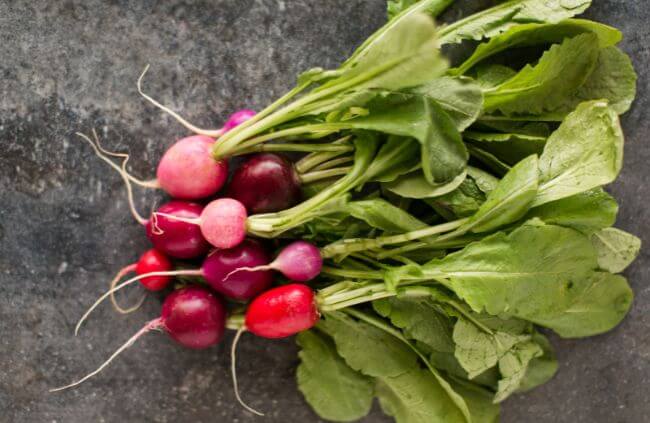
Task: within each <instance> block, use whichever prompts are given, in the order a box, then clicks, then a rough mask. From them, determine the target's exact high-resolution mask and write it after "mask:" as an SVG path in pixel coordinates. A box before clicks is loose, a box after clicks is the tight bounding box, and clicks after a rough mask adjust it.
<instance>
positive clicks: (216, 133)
mask: <svg viewBox="0 0 650 423" xmlns="http://www.w3.org/2000/svg"><path fill="white" fill-rule="evenodd" d="M148 70H149V65H147V66H145V68H144V70H143V71H142V74H141V75H140V77H139V78H138V83H137V86H138V92H139V93H140V95H141V96H142V97H144V99H145V100H147V101H148V102H149V103H151V104H153V105H154V106H156V107H157V108H159V109H160V110H162V111H163V112H165V113H167V114H169V115H171V116H172V117H173V118H174V119H176V120H177V121H178V123H180V124H181V125H183V126H184V127H185V128H187V129H189V130H190V131H192V132H194V133H195V134H199V135H206V136H208V137H212V138H218V137H220V136H221V135H222V134H223V129H202V128H199V127H198V126H194V125H192V124H191V123H190V122H188V121H187V120H185V119H184V118H183V117H182V116H181V115H179V114H178V113H176V112H175V111H173V110H171V109H170V108H169V107H167V106H164V105H162V104H161V103H159V102H158V101H157V100H155V99H154V98H153V97H151V96H149V95H148V94H145V92H144V91H142V80H143V79H144V76H145V75H146V73H147V71H148Z"/></svg>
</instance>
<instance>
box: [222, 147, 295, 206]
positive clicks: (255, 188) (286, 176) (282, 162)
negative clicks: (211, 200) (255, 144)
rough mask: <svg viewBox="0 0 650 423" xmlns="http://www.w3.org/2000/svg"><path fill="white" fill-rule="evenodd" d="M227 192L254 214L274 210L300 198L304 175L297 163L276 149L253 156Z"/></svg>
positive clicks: (236, 173) (292, 203) (242, 167)
mask: <svg viewBox="0 0 650 423" xmlns="http://www.w3.org/2000/svg"><path fill="white" fill-rule="evenodd" d="M226 195H227V196H228V197H230V198H234V199H235V200H238V201H240V202H241V203H242V204H243V205H244V206H245V207H246V210H248V212H249V213H250V214H255V213H272V212H277V211H280V210H285V209H288V208H289V207H291V206H293V205H295V204H297V203H298V202H300V199H301V196H302V195H301V190H300V178H299V177H298V173H297V172H296V170H295V169H294V167H293V164H292V163H291V162H289V161H288V160H286V159H285V158H284V157H282V156H279V155H277V154H273V153H260V154H255V155H252V156H250V157H249V158H248V159H247V160H246V161H245V162H244V163H242V165H241V166H240V167H239V168H238V169H237V170H236V171H235V173H234V174H233V176H232V179H231V181H230V183H229V184H228V189H227V191H226Z"/></svg>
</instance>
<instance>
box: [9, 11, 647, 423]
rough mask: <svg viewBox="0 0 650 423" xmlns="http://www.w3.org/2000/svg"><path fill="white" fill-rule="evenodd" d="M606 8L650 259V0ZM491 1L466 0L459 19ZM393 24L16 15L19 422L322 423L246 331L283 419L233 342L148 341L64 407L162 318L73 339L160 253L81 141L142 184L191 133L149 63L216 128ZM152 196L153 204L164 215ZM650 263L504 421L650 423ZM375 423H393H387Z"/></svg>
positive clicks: (15, 367)
mask: <svg viewBox="0 0 650 423" xmlns="http://www.w3.org/2000/svg"><path fill="white" fill-rule="evenodd" d="M482 3H487V2H486V1H483V2H482ZM594 3H595V5H594V6H593V7H592V9H591V10H590V12H589V14H588V16H590V17H593V18H597V19H599V20H602V21H604V22H606V23H609V24H612V25H615V26H617V27H619V28H621V29H622V30H623V32H624V34H625V36H626V39H625V41H624V42H623V48H624V49H625V50H626V51H627V52H629V53H630V54H631V55H632V57H633V60H634V62H635V64H636V67H637V70H638V71H639V73H640V75H641V78H640V81H639V99H638V100H637V102H636V104H635V106H634V108H633V110H632V111H631V112H629V113H628V114H627V115H626V116H625V117H624V125H625V129H626V133H627V137H628V138H627V145H626V154H627V156H626V160H625V162H626V165H625V169H624V171H623V174H622V176H621V177H620V179H619V180H618V181H617V182H616V183H615V184H614V185H613V186H612V187H611V192H613V193H614V194H615V195H616V197H617V198H618V199H619V200H620V203H621V212H620V217H619V221H618V225H619V226H620V227H622V228H624V229H627V230H630V231H632V232H634V233H636V234H639V235H640V236H641V237H642V238H643V240H644V241H645V243H646V245H648V244H650V231H649V230H648V229H647V227H648V225H649V224H650V209H648V207H647V204H646V201H647V199H648V198H650V188H649V186H648V184H647V180H648V178H649V177H650V172H649V171H648V169H649V168H648V166H649V163H650V145H648V144H647V142H646V139H647V138H648V136H650V124H649V123H648V121H647V119H646V110H647V109H648V106H649V102H650V92H649V90H648V89H649V80H648V76H647V71H648V68H649V65H650V50H649V48H648V46H647V44H648V42H650V33H649V32H648V22H650V12H649V10H648V7H647V4H646V1H645V0H601V1H595V2H594ZM477 5H478V3H477V1H472V0H463V1H459V7H456V9H455V10H454V11H452V12H451V13H450V14H449V15H448V16H452V15H458V14H459V13H461V11H462V13H466V12H467V11H468V10H470V9H474V8H476V7H477ZM383 19H384V2H383V1H382V0H374V1H370V0H365V1H364V0H326V1H322V0H320V1H316V0H311V1H310V0H301V1H298V0H285V1H280V0H277V1H272V0H265V1H253V0H238V1H235V0H232V1H225V0H224V1H217V0H212V1H180V0H173V1H153V0H150V1H137V2H135V1H126V0H124V1H100V0H92V1H82V0H77V1H48V2H32V1H27V0H21V1H18V0H1V1H0V363H1V366H0V421H1V422H54V421H56V422H72V423H76V422H95V421H105V422H120V421H128V422H167V421H178V422H185V421H194V422H214V421H219V422H248V421H251V422H252V421H268V422H284V421H318V419H317V418H316V417H315V416H314V414H313V413H312V412H311V411H310V410H309V408H308V406H307V405H306V404H305V403H304V401H303V399H302V398H301V396H300V394H299V393H298V391H297V390H296V388H295V383H294V373H293V371H294V367H295V365H296V364H297V359H296V354H295V347H294V345H293V342H292V340H283V341H275V342H269V341H264V340H261V339H254V338H253V337H252V336H245V337H244V339H243V342H242V343H241V345H240V355H239V356H240V360H239V375H240V381H241V390H242V392H243V393H244V395H245V397H246V398H247V399H248V401H249V402H250V403H251V404H252V405H253V406H255V407H257V408H259V409H262V410H264V411H265V412H266V413H267V418H266V419H265V420H260V419H258V418H255V417H253V416H252V415H251V414H249V413H247V412H244V411H243V410H242V409H241V408H240V407H239V406H238V405H237V404H236V403H235V401H234V397H233V394H232V390H231V385H230V379H229V374H228V366H229V358H228V351H227V345H228V343H229V340H230V337H228V338H227V339H226V342H224V343H223V344H222V345H221V346H219V347H217V348H214V349H210V350H208V351H200V352H196V351H194V352H193V351H186V350H183V349H182V348H180V347H179V346H177V345H175V344H174V343H172V342H171V341H169V340H168V339H167V338H166V337H165V336H164V335H161V334H150V335H148V336H146V337H145V338H143V339H142V340H141V341H139V343H138V344H137V345H136V346H134V347H133V348H131V349H130V350H128V351H127V352H126V353H125V354H123V356H122V357H121V358H120V359H119V360H117V361H116V362H115V364H113V365H112V366H111V367H110V368H109V369H107V371H105V372H104V373H103V374H102V375H101V376H99V377H97V378H95V379H94V380H93V381H90V382H88V383H87V384H85V385H84V386H82V387H80V388H79V389H76V390H71V391H67V392H63V393H57V394H50V393H48V392H47V389H48V388H50V387H52V386H56V385H59V384H62V383H67V382H69V381H71V380H72V379H74V378H75V377H77V376H79V375H81V374H83V373H84V372H87V371H89V370H90V369H92V368H94V367H95V366H96V365H97V364H98V363H99V362H100V361H101V360H103V359H104V358H105V357H107V355H108V354H109V353H110V352H111V351H112V350H113V349H114V348H116V347H117V346H118V345H119V344H121V342H122V341H123V340H125V339H126V338H127V337H128V335H129V334H130V333H133V332H134V331H136V330H137V329H138V328H139V326H140V325H141V324H142V323H144V322H145V321H146V320H147V319H151V318H153V317H154V316H156V314H157V313H158V310H159V305H160V298H156V297H154V298H150V299H149V300H148V301H147V302H146V304H145V306H144V307H143V308H142V309H141V310H139V311H138V312H137V313H134V314H132V315H129V316H120V315H116V314H115V313H113V311H112V310H111V308H110V306H103V307H101V308H100V309H99V310H98V311H97V313H95V315H94V317H93V318H91V319H90V321H89V322H88V325H87V326H86V328H85V330H84V331H83V332H82V333H81V335H80V336H79V337H77V338H74V337H73V336H72V328H73V326H74V322H75V321H76V319H77V318H78V317H79V316H80V314H81V313H82V311H83V310H84V309H85V307H86V306H87V305H88V304H90V303H91V302H92V300H93V299H94V298H95V297H96V296H97V295H98V294H99V293H100V292H101V291H102V290H103V289H104V288H105V286H106V281H107V279H109V278H110V276H111V275H112V274H113V272H114V271H115V270H116V269H117V268H119V267H121V266H122V265H124V264H125V263H129V262H130V261H132V260H134V259H135V258H136V257H137V256H138V252H140V251H142V250H143V249H144V248H145V247H146V245H147V242H146V240H145V237H144V235H143V233H142V229H141V228H139V227H138V226H137V225H136V224H134V223H133V221H132V219H131V218H130V216H129V215H128V213H127V208H126V204H125V201H124V196H123V187H122V183H121V181H120V179H119V177H118V176H117V175H115V174H114V173H113V172H109V171H108V169H107V167H106V166H105V165H104V164H103V163H101V162H100V161H99V160H97V159H96V158H95V157H93V155H92V154H91V151H90V148H89V147H88V146H87V145H84V144H82V143H80V142H79V140H78V139H77V138H75V137H74V136H73V132H74V131H76V130H82V131H89V130H90V129H91V128H93V127H94V128H97V129H98V130H99V131H100V133H101V134H102V136H103V138H104V139H105V143H106V145H107V146H108V147H110V148H112V149H118V150H127V149H128V150H129V151H130V152H131V153H132V164H133V171H134V172H135V173H136V174H139V175H151V174H152V171H153V167H154V165H153V164H154V163H155V162H156V159H157V158H158V157H159V156H160V154H161V153H162V151H163V149H164V148H165V146H167V145H169V143H170V142H171V140H173V139H174V138H176V137H179V136H180V135H182V134H184V133H185V131H184V130H183V129H182V128H181V127H179V126H178V125H177V124H175V123H174V122H173V121H172V120H171V119H169V118H168V117H166V116H164V115H162V114H161V113H160V112H158V111H157V110H154V109H153V108H152V107H150V106H149V105H147V104H145V103H144V102H143V101H142V100H141V99H140V98H139V97H138V95H137V93H136V90H135V80H136V78H137V77H138V75H139V73H140V71H141V70H142V68H143V67H144V65H145V64H146V63H151V65H152V68H151V73H150V74H149V76H148V78H147V81H146V87H147V90H148V91H150V92H151V93H155V95H156V97H158V98H160V99H162V100H163V101H164V102H166V103H169V104H172V105H173V106H174V108H175V109H177V110H182V112H183V114H184V115H186V116H187V117H189V118H190V119H191V120H192V121H194V122H196V123H198V124H200V125H203V126H207V127H209V126H217V125H218V123H219V122H221V121H222V120H223V118H224V117H225V116H226V115H227V114H228V112H230V111H232V110H235V109H237V108H240V107H244V106H247V107H252V108H258V109H259V108H260V107H262V106H263V105H264V104H266V103H268V102H269V101H270V100H271V99H273V98H276V97H277V96H278V95H279V94H281V93H282V92H283V91H285V90H286V89H288V88H289V87H290V86H291V85H292V83H293V81H294V76H295V75H296V74H297V73H298V72H300V71H302V70H304V69H307V68H308V67H310V66H315V65H319V66H323V67H333V66H335V65H336V64H337V63H338V62H339V61H340V60H342V59H343V58H345V57H346V55H347V54H348V53H349V52H350V51H351V50H352V49H353V48H354V46H356V45H357V44H358V43H359V42H361V41H362V40H363V39H364V38H365V37H366V36H367V35H368V34H370V33H371V32H372V30H373V29H374V28H376V27H378V26H379V25H380V24H381V23H382V21H383ZM139 198H140V200H139V207H141V208H142V209H146V208H147V207H149V206H150V205H151V204H152V203H153V201H154V200H155V197H153V196H152V195H142V196H140V197H139ZM649 264H650V257H649V256H648V250H647V249H644V251H643V252H642V254H641V257H640V258H639V260H638V261H637V262H636V263H635V264H634V265H633V266H632V267H631V268H630V269H629V271H628V272H627V276H628V277H629V278H630V280H631V283H632V286H633V287H634V289H635V291H636V302H635V305H634V308H633V310H632V312H631V314H630V315H629V317H628V318H627V320H626V321H625V322H624V323H623V324H622V325H621V326H620V327H619V328H617V329H616V330H615V331H613V332H612V333H609V334H606V335H603V336H598V337H595V338H591V339H587V340H571V341H567V340H559V339H554V340H553V341H554V344H555V345H556V347H557V350H558V356H559V359H560V363H561V368H560V372H559V374H558V375H557V377H556V378H555V379H554V380H553V381H552V382H550V383H549V384H547V385H545V386H544V387H542V388H540V389H537V390H536V391H534V392H532V393H529V394H526V395H521V396H517V397H516V398H513V399H511V400H509V401H508V402H507V403H506V404H505V406H504V411H503V416H504V417H503V421H505V422H531V421H534V422H549V423H550V422H603V423H605V422H607V423H610V422H630V423H636V422H647V421H650V402H648V401H647V399H648V398H647V392H648V391H647V387H648V385H649V384H650V330H649V329H650V317H649V316H650V314H649V313H648V311H649V309H650V306H649V300H650V288H649V287H648V281H649V280H650V274H649V270H648V265H649ZM132 299H133V298H132ZM365 421H367V422H385V421H389V420H388V419H386V418H385V417H383V416H382V415H381V413H380V412H379V411H378V410H375V411H374V412H373V413H372V414H371V415H370V416H369V417H367V418H366V419H365Z"/></svg>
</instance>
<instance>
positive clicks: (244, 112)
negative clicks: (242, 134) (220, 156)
mask: <svg viewBox="0 0 650 423" xmlns="http://www.w3.org/2000/svg"><path fill="white" fill-rule="evenodd" d="M253 116H255V111H254V110H250V109H241V110H237V111H236V112H235V113H233V114H232V115H230V117H228V120H227V121H226V123H225V124H224V125H223V127H222V128H221V130H222V131H223V132H222V133H224V134H225V133H226V132H228V131H230V130H231V129H232V128H234V127H236V126H239V125H241V124H242V123H244V122H246V121H247V120H248V119H250V118H252V117H253Z"/></svg>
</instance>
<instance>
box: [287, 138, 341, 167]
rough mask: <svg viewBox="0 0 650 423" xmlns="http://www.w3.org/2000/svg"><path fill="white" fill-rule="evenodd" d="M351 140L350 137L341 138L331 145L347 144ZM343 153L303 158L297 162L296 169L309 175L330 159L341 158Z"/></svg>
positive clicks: (324, 153) (311, 155)
mask: <svg viewBox="0 0 650 423" xmlns="http://www.w3.org/2000/svg"><path fill="white" fill-rule="evenodd" d="M350 138H352V137H351V136H350V135H347V136H345V137H343V138H339V139H338V140H336V141H333V142H331V143H330V144H331V145H338V144H344V143H347V142H348V141H349V140H350ZM341 154H342V153H327V152H317V153H311V154H308V155H306V156H305V157H303V158H302V159H300V160H298V162H296V164H295V167H296V170H297V171H298V172H299V173H307V172H309V171H310V170H312V169H313V168H315V167H316V166H318V165H319V164H321V163H324V162H326V161H328V160H330V159H333V158H335V157H338V156H340V155H341Z"/></svg>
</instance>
